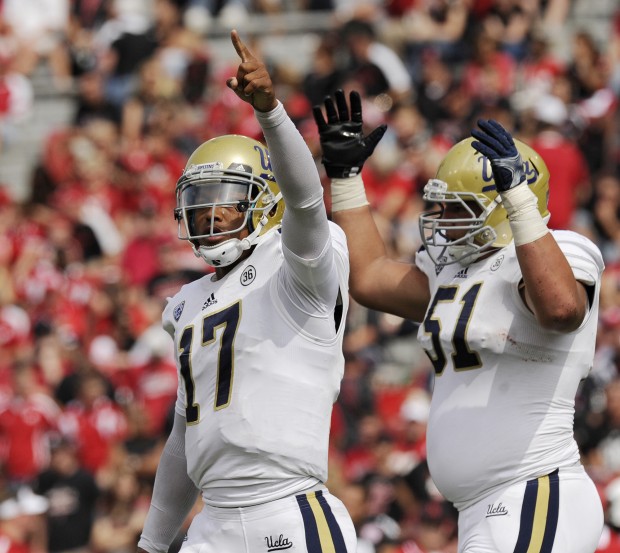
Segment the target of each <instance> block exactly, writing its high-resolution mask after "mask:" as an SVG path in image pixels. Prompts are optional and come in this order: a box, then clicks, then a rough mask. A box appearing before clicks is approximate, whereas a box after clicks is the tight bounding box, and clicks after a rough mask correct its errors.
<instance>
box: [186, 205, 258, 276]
mask: <svg viewBox="0 0 620 553" xmlns="http://www.w3.org/2000/svg"><path fill="white" fill-rule="evenodd" d="M268 222H269V219H268V218H267V216H266V215H263V216H262V217H261V218H260V221H259V222H258V224H257V225H256V228H255V229H254V232H252V234H250V235H249V236H246V237H245V238H243V239H241V240H239V239H238V238H231V239H230V240H226V241H224V242H222V243H221V244H217V245H216V246H198V247H196V246H195V245H194V244H192V249H193V250H194V255H195V256H196V257H202V259H204V260H205V262H206V263H207V264H208V265H211V266H212V267H227V266H228V265H231V264H232V263H234V262H235V261H237V260H238V259H239V258H240V257H241V254H242V253H243V252H244V251H246V250H249V249H250V248H251V247H252V246H254V245H256V243H257V242H258V239H259V237H260V233H261V231H262V230H263V228H264V226H265V225H266V224H267V223H268Z"/></svg>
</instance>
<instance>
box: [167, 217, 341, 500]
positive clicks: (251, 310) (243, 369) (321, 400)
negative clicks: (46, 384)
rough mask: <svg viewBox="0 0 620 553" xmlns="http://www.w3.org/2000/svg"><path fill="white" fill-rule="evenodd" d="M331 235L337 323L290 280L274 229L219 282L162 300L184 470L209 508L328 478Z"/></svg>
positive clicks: (333, 372)
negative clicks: (175, 375) (181, 424)
mask: <svg viewBox="0 0 620 553" xmlns="http://www.w3.org/2000/svg"><path fill="white" fill-rule="evenodd" d="M330 230H331V234H332V244H333V248H327V249H326V253H327V255H330V256H331V255H332V252H333V256H334V260H335V263H334V265H335V268H336V273H337V275H336V274H335V273H334V275H333V278H337V279H338V280H339V284H340V290H341V292H342V303H343V305H342V306H341V308H338V309H337V310H336V315H335V314H334V312H333V311H327V310H326V309H327V308H325V307H324V306H317V304H316V302H317V301H318V300H317V299H316V298H314V297H313V295H312V293H311V289H312V286H311V285H308V286H304V284H303V283H299V282H298V281H297V280H296V279H295V278H294V277H293V276H292V272H291V271H290V270H288V265H287V263H286V262H285V261H284V253H283V250H282V248H283V245H282V240H281V235H280V233H279V232H277V231H272V232H270V233H268V234H267V235H266V236H265V237H263V239H262V240H261V242H260V243H259V244H258V245H257V246H256V248H255V250H254V251H253V253H252V254H251V255H250V256H249V257H248V258H247V259H245V260H243V261H241V262H240V263H239V264H238V265H237V266H236V267H234V269H233V270H232V271H231V272H230V273H228V274H227V275H226V276H225V277H224V278H223V279H221V280H216V281H213V280H212V279H211V275H207V276H205V277H203V278H201V279H199V280H197V281H195V282H192V283H190V284H187V285H185V286H183V288H182V289H181V290H180V291H179V292H178V293H177V294H176V295H175V296H174V297H173V298H171V299H169V300H168V304H167V306H166V309H165V310H164V313H163V324H164V327H165V328H166V329H167V330H168V331H169V332H170V334H171V335H172V336H173V339H174V344H175V350H176V361H177V367H178V370H179V388H178V395H177V402H176V411H177V413H179V414H181V415H183V416H184V417H185V418H186V432H185V450H186V451H185V453H186V457H187V471H188V474H189V475H190V477H191V478H192V480H193V481H194V483H195V484H196V486H197V487H198V488H199V489H200V490H202V494H203V499H204V500H205V502H206V503H208V504H210V505H213V506H217V507H229V506H237V507H239V506H246V505H253V504H257V503H263V502H265V501H270V500H273V499H278V498H280V497H283V496H285V495H289V494H291V493H295V492H297V491H299V490H302V489H305V488H308V487H310V486H312V485H314V484H316V483H317V482H324V481H325V480H326V479H327V451H328V438H329V428H330V420H331V412H332V405H333V403H334V401H335V400H336V398H337V396H338V392H339V389H340V381H341V379H342V375H343V371H344V357H343V354H342V339H343V329H344V321H345V317H346V312H347V306H348V294H347V281H348V271H349V269H348V253H347V248H346V239H345V236H344V233H343V232H342V230H341V229H340V228H339V227H337V226H336V225H334V224H332V223H330ZM291 255H292V254H291ZM323 257H325V254H324V256H323ZM296 262H297V263H304V262H303V261H301V260H298V261H296ZM320 262H321V258H319V260H313V261H308V262H307V263H308V264H316V263H320ZM330 263H331V261H330ZM340 310H341V313H339V311H340ZM336 319H337V321H336Z"/></svg>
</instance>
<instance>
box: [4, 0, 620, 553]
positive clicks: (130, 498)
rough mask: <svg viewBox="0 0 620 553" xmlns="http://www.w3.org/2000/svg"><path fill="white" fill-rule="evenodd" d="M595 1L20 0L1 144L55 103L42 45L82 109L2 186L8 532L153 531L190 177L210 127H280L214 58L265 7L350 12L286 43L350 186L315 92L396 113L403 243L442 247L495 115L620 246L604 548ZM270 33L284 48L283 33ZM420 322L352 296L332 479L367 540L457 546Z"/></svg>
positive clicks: (612, 159)
mask: <svg viewBox="0 0 620 553" xmlns="http://www.w3.org/2000/svg"><path fill="white" fill-rule="evenodd" d="M574 4H575V2H573V1H571V0H546V1H545V0H391V1H388V0H385V1H381V0H375V1H371V0H366V1H365V2H354V1H353V0H351V1H347V0H298V1H297V2H296V3H295V5H294V6H292V4H291V1H290V0H289V1H285V0H2V1H1V2H0V148H2V149H3V151H5V152H7V151H8V152H9V153H10V148H11V137H12V135H13V134H14V133H15V132H16V129H17V128H18V127H19V121H20V120H21V119H23V118H24V117H27V115H28V113H29V112H30V111H31V110H32V106H33V102H35V101H36V97H35V94H34V92H33V90H34V89H33V86H32V82H31V79H32V76H33V73H34V72H35V70H36V68H37V67H39V66H40V65H41V64H46V65H47V66H48V67H49V68H50V73H51V76H52V82H51V83H50V86H51V87H53V88H54V89H55V91H56V92H57V93H59V94H66V95H69V96H70V97H71V98H72V99H73V102H74V112H73V113H74V115H73V119H72V121H71V122H70V124H68V125H66V126H65V127H63V128H60V129H56V130H55V131H54V132H52V133H51V134H50V135H49V136H46V137H44V140H43V143H44V146H43V148H42V151H41V152H40V155H39V157H38V161H37V163H36V166H35V167H33V170H32V180H31V182H30V190H29V193H28V197H27V199H26V200H25V201H19V202H18V201H16V200H15V199H14V198H13V197H12V196H11V194H10V187H8V186H4V187H0V548H2V550H3V551H6V553H47V552H49V553H61V552H63V553H64V552H67V553H68V552H75V553H90V552H92V553H129V552H132V551H134V550H135V545H136V543H137V538H138V535H139V533H140V531H141V528H142V524H143V521H144V517H145V514H146V510H147V508H148V504H149V499H150V493H151V487H152V483H153V478H154V474H155V469H156V467H157V462H158V458H159V454H160V451H161V448H162V446H163V443H164V441H165V438H166V435H167V432H168V430H169V428H170V424H171V416H172V404H173V402H174V399H175V397H176V369H175V365H174V361H173V358H172V355H173V352H172V342H171V340H170V338H169V337H168V336H167V334H166V333H165V332H164V331H163V329H162V328H161V325H160V320H161V311H162V308H163V306H164V304H165V301H166V298H167V297H168V296H171V295H173V294H174V292H175V291H176V290H177V289H178V288H179V287H180V286H181V285H182V284H183V283H185V282H188V281H190V280H193V279H195V278H198V277H200V276H202V275H204V274H205V273H206V272H207V271H208V267H207V266H206V265H205V264H204V263H203V262H202V261H201V260H199V259H196V258H195V257H194V255H193V253H192V251H191V249H190V248H189V247H188V245H187V244H185V243H184V242H182V241H180V240H178V239H177V238H176V236H177V228H176V223H175V221H174V218H173V208H174V205H175V198H174V185H175V183H176V180H177V178H178V177H179V176H180V173H181V171H182V169H183V167H184V164H185V160H186V159H187V157H188V155H189V154H190V153H191V152H192V151H193V149H194V148H195V147H196V146H198V145H199V144H200V143H202V142H203V141H204V140H207V139H209V138H212V137H214V136H217V135H221V134H231V133H238V134H243V135H247V136H251V137H253V138H256V139H259V140H260V139H261V135H260V129H259V127H258V125H257V123H256V121H255V119H254V117H253V116H252V114H251V113H249V112H248V109H251V108H249V107H248V105H247V104H244V103H242V102H239V101H238V99H237V98H235V96H234V94H233V93H232V92H230V91H229V90H228V89H227V88H226V86H225V79H226V78H227V77H229V76H232V75H233V74H234V71H235V66H234V65H230V66H228V65H227V64H226V63H221V60H218V59H217V57H216V56H214V54H213V52H212V48H211V36H212V33H213V32H214V29H226V28H231V27H237V28H239V29H241V30H242V29H243V28H244V27H243V26H244V25H245V24H247V23H248V22H249V21H251V18H252V17H253V16H254V15H256V14H259V15H261V16H264V17H269V16H274V17H275V16H276V15H278V14H281V13H284V12H286V13H291V12H305V13H310V12H318V11H321V12H323V11H325V12H326V13H329V14H330V17H329V25H328V26H327V28H325V29H324V31H323V32H318V31H317V32H316V46H315V49H314V51H313V52H312V56H311V63H310V64H309V66H308V67H307V68H304V69H303V70H302V69H300V68H299V67H296V66H292V65H291V64H284V63H281V62H279V61H278V60H277V59H273V60H269V62H270V65H271V69H272V73H273V76H274V78H275V83H276V86H277V87H278V91H277V95H278V97H279V98H280V99H281V100H282V101H283V103H284V104H285V107H286V108H287V110H288V112H289V114H290V115H291V117H292V118H293V119H294V121H295V122H296V124H297V125H298V128H299V129H300V131H301V132H302V134H303V135H304V137H305V138H306V140H307V142H308V144H309V146H310V148H311V149H312V151H313V152H314V153H315V155H316V160H317V165H318V166H319V170H320V171H321V175H322V177H323V178H324V182H325V188H326V201H327V204H328V207H329V194H328V193H327V192H328V190H327V189H328V186H329V185H328V181H327V178H325V175H324V172H323V169H322V167H321V166H320V147H319V141H318V135H317V132H316V129H315V125H314V122H313V120H312V114H311V107H312V105H314V104H317V103H321V102H322V100H323V98H324V97H325V95H326V94H330V93H332V92H333V91H334V90H335V89H336V88H343V89H345V90H352V89H355V90H358V91H360V92H361V93H362V96H363V103H364V105H363V109H364V119H365V122H366V123H367V124H368V127H369V129H370V128H374V126H376V125H377V124H380V123H387V124H388V131H387V134H386V136H385V137H384V139H383V140H382V142H381V143H380V144H379V146H378V148H377V151H376V153H375V154H374V155H373V156H372V158H371V159H370V160H369V162H368V163H367V164H366V165H365V167H364V173H363V176H364V181H365V183H366V189H367V193H368V197H369V200H370V201H371V203H372V206H373V208H374V212H375V214H376V217H377V221H378V223H379V226H380V229H381V232H382V233H383V234H384V236H385V238H386V239H387V241H388V243H389V244H390V247H391V249H392V254H393V255H394V256H395V257H399V258H402V259H411V257H412V256H413V255H414V253H415V251H416V250H417V249H418V247H419V245H420V239H419V230H418V223H417V217H418V214H419V213H420V211H421V210H423V209H424V204H423V202H422V199H421V188H422V187H423V185H424V184H425V182H426V180H427V179H428V178H429V177H431V176H433V175H434V172H435V170H436V168H437V165H438V163H439V161H440V160H441V158H442V156H443V155H444V154H445V153H446V152H447V150H448V149H449V148H450V146H451V145H452V144H454V143H455V142H456V141H458V140H460V139H462V138H464V137H466V136H468V135H469V130H470V129H471V128H472V126H473V125H474V123H475V121H476V119H477V118H478V117H485V118H494V119H497V120H499V121H500V122H501V123H502V124H504V125H505V126H506V127H507V128H510V129H512V130H513V131H514V132H515V135H516V136H517V137H518V138H520V139H521V140H524V141H526V142H528V143H529V144H530V145H531V146H533V147H534V148H535V149H536V150H537V151H538V152H539V153H540V154H541V155H542V157H543V159H544V160H545V161H546V163H547V165H548V167H549V169H550V173H551V184H550V186H551V195H550V199H549V205H550V211H551V214H552V215H551V220H550V223H549V224H550V226H551V227H552V228H555V229H564V228H570V229H574V230H577V231H579V232H581V233H583V234H585V235H586V236H588V237H589V238H591V239H592V240H593V241H594V242H596V244H598V246H599V247H600V248H601V250H602V251H603V254H604V258H605V262H606V266H607V268H606V271H605V275H604V283H603V291H602V295H601V311H600V325H599V335H598V347H597V353H596V359H595V364H594V366H593V368H592V371H591V374H590V376H589V377H588V378H587V379H586V380H585V381H584V382H583V385H582V388H581V391H580V394H579V396H578V398H577V403H576V417H575V436H576V439H577V441H578V444H579V446H580V448H581V452H582V455H583V460H584V464H585V465H586V467H587V470H588V471H589V473H590V474H591V476H592V477H593V478H594V480H595V482H596V484H597V486H598V487H599V491H600V494H601V498H602V500H603V502H604V505H605V509H606V527H605V532H604V534H603V537H602V539H601V544H600V548H599V551H601V552H603V551H606V552H620V372H619V369H620V165H619V161H620V157H619V154H620V126H619V125H618V98H619V95H620V8H617V7H615V3H613V2H607V3H603V2H601V5H602V4H605V5H607V4H609V5H611V8H610V9H609V13H607V14H605V17H604V18H603V19H604V20H605V21H606V22H610V24H609V29H610V30H609V33H608V36H606V37H605V39H604V40H601V39H600V37H595V36H594V35H593V34H591V32H589V31H588V29H581V28H579V26H574V25H573V26H570V25H569V23H571V22H572V23H574V21H573V20H572V19H571V15H572V9H573V8H574ZM616 10H617V11H616ZM567 29H574V30H572V31H571V32H570V33H567ZM249 39H250V42H251V44H252V48H253V49H254V50H255V51H256V52H257V53H258V54H259V55H261V40H262V36H261V35H260V34H256V36H252V37H249ZM231 48H232V47H231ZM6 184H7V183H5V185H6ZM416 332H417V326H416V325H415V324H414V323H412V322H411V321H407V320H402V319H398V318H397V317H392V316H388V315H385V314H380V313H376V312H373V311H370V310H367V309H365V308H362V307H361V306H359V305H357V304H353V305H352V307H351V310H350V314H349V319H348V330H347V336H346V340H345V356H346V370H345V376H344V381H343V384H342V392H341V394H340V397H339V399H338V402H337V404H336V406H335V409H334V413H333V420H332V437H331V455H330V477H329V482H328V485H329V486H330V489H331V491H332V492H333V493H334V494H335V495H337V496H339V497H340V498H341V499H342V500H343V501H344V502H345V504H346V505H347V507H348V509H349V510H350V512H351V515H352V517H353V519H354V522H355V524H356V528H357V531H358V534H359V536H360V546H359V551H360V553H414V552H416V553H417V552H421V553H453V552H455V551H456V546H455V529H456V528H455V520H456V519H455V513H454V510H453V508H452V507H451V505H449V504H447V503H446V502H445V501H444V500H443V499H442V498H441V496H440V495H439V493H438V492H437V490H436V489H435V488H434V486H433V483H432V480H431V479H430V477H429V474H428V470H427V468H426V463H425V429H426V421H427V417H428V406H429V398H430V392H431V387H432V372H433V371H432V367H431V365H430V363H429V362H428V360H427V359H426V356H425V354H424V352H423V351H422V350H421V349H420V347H419V345H418V344H417V341H416ZM480 439H481V440H482V439H484V436H480ZM455 462H458V460H455ZM196 509H197V510H198V509H200V505H199V504H197V505H196ZM180 540H182V535H180V536H179V538H178V541H177V543H175V545H174V546H173V549H175V548H178V547H179V545H180V543H181V541H180Z"/></svg>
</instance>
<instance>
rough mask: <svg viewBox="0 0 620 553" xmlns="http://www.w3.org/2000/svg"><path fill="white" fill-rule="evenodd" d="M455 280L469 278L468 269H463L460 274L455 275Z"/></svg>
mask: <svg viewBox="0 0 620 553" xmlns="http://www.w3.org/2000/svg"><path fill="white" fill-rule="evenodd" d="M454 278H467V267H465V268H464V269H461V270H460V271H459V272H458V273H456V274H455V275H454Z"/></svg>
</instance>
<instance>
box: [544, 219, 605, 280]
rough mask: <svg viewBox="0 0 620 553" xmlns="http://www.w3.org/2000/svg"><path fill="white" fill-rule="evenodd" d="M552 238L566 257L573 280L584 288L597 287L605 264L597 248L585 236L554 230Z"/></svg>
mask: <svg viewBox="0 0 620 553" xmlns="http://www.w3.org/2000/svg"><path fill="white" fill-rule="evenodd" d="M553 236H554V238H555V239H556V242H557V243H558V246H560V249H561V250H562V252H563V253H564V255H565V256H566V259H567V260H568V263H569V265H570V266H571V268H572V270H573V274H574V275H575V279H577V280H578V281H580V282H583V283H584V284H585V285H586V286H599V285H600V281H601V276H602V273H603V270H604V268H605V264H604V263H603V256H602V254H601V251H600V250H599V249H598V247H597V246H596V245H595V244H594V243H593V242H592V241H590V240H589V239H588V238H586V237H585V236H581V235H580V234H577V233H576V232H572V231H567V230H556V231H553Z"/></svg>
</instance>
